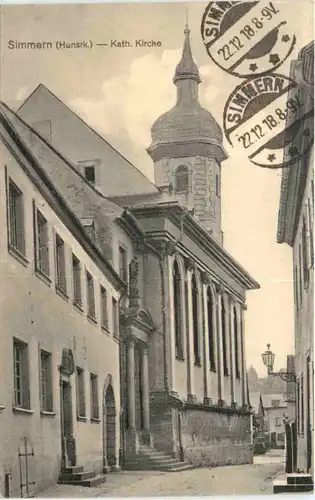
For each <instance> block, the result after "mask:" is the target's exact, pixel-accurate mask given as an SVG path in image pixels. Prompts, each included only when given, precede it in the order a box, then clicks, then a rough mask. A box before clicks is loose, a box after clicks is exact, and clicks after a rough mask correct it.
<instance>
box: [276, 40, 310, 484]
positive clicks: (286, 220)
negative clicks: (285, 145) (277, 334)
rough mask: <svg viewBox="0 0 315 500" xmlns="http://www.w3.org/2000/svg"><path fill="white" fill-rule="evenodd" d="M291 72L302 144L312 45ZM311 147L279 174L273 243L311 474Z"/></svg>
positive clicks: (303, 456)
mask: <svg viewBox="0 0 315 500" xmlns="http://www.w3.org/2000/svg"><path fill="white" fill-rule="evenodd" d="M291 76H292V77H293V78H294V80H295V81H296V82H298V90H297V95H298V96H299V98H300V99H301V102H303V110H302V116H303V115H304V114H305V115H307V114H308V113H309V118H308V119H305V120H304V121H303V128H302V130H301V133H299V134H297V136H296V139H295V146H296V147H297V148H298V150H301V149H302V148H303V147H304V142H303V141H306V140H307V138H308V132H307V131H308V130H309V129H310V128H311V129H313V127H314V124H313V116H312V114H311V113H312V110H313V108H314V45H313V43H311V44H309V45H308V46H306V47H305V48H304V49H302V50H301V52H300V54H299V58H298V59H297V60H296V61H294V62H293V63H292V68H291ZM313 165H314V149H313V146H312V148H311V149H309V150H308V151H307V153H306V154H305V155H304V156H303V157H302V158H301V159H300V160H299V161H298V162H295V163H293V164H292V165H291V166H290V167H288V168H285V169H284V170H283V174H282V183H281V196H280V210H279V222H278V242H279V243H283V242H285V243H287V244H288V245H290V246H291V247H292V257H293V284H294V306H295V330H294V331H295V373H296V377H297V383H296V419H297V469H298V471H300V472H310V473H312V474H313V458H312V457H313V449H312V446H313V442H314V383H313V381H314V246H313V245H314V243H313V226H314V172H313Z"/></svg>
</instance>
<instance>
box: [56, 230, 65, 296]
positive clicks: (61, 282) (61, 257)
mask: <svg viewBox="0 0 315 500" xmlns="http://www.w3.org/2000/svg"><path fill="white" fill-rule="evenodd" d="M56 286H57V288H60V289H61V290H62V291H64V292H66V291H67V281H66V261H65V244H64V241H63V240H62V239H61V238H60V236H58V234H56Z"/></svg>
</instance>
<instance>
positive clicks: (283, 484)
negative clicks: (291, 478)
mask: <svg viewBox="0 0 315 500" xmlns="http://www.w3.org/2000/svg"><path fill="white" fill-rule="evenodd" d="M313 489H314V485H313V484H309V483H307V484H288V483H287V481H285V480H284V481H281V480H278V481H274V483H273V493H274V494H276V493H302V492H304V491H313Z"/></svg>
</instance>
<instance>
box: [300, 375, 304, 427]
mask: <svg viewBox="0 0 315 500" xmlns="http://www.w3.org/2000/svg"><path fill="white" fill-rule="evenodd" d="M300 396H301V434H302V435H303V434H304V375H301V386H300Z"/></svg>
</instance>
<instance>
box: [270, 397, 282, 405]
mask: <svg viewBox="0 0 315 500" xmlns="http://www.w3.org/2000/svg"><path fill="white" fill-rule="evenodd" d="M271 406H280V399H272V400H271Z"/></svg>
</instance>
